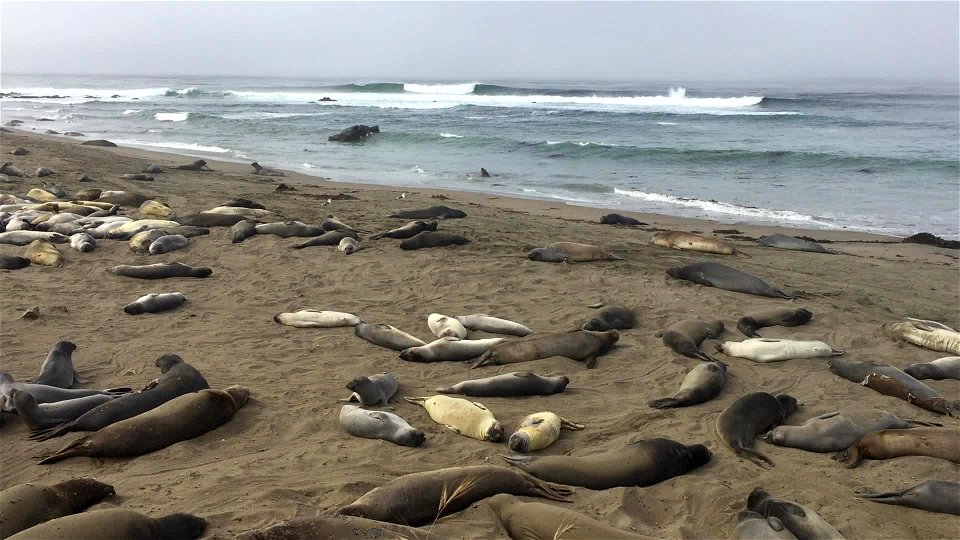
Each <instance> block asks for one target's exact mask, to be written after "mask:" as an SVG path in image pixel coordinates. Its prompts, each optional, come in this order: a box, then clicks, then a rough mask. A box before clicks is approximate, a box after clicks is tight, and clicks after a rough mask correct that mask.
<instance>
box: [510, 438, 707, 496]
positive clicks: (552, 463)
mask: <svg viewBox="0 0 960 540" xmlns="http://www.w3.org/2000/svg"><path fill="white" fill-rule="evenodd" d="M500 457H501V458H503V460H504V461H506V462H507V463H509V464H511V465H514V466H516V467H519V468H520V469H523V470H524V471H526V472H528V473H530V474H532V475H533V476H535V477H537V478H539V479H541V480H546V481H547V482H556V483H558V484H566V485H568V486H580V487H585V488H588V489H594V490H602V489H611V488H615V487H632V486H637V487H646V486H652V485H654V484H657V483H659V482H663V481H664V480H668V479H670V478H673V477H675V476H680V475H682V474H686V473H688V472H690V471H692V470H694V469H696V468H697V467H700V466H701V465H704V464H706V463H707V462H708V461H710V457H711V455H710V450H707V447H706V446H703V445H702V444H694V445H689V446H687V445H684V444H681V443H678V442H676V441H672V440H670V439H661V438H657V439H650V440H639V441H636V442H632V443H630V444H628V445H627V446H625V447H623V448H619V449H616V450H607V451H605V452H600V453H596V454H592V455H589V456H584V457H575V456H504V455H501V456H500Z"/></svg>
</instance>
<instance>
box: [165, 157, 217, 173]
mask: <svg viewBox="0 0 960 540" xmlns="http://www.w3.org/2000/svg"><path fill="white" fill-rule="evenodd" d="M174 168H175V169H180V170H181V171H212V170H213V169H211V168H210V167H209V166H207V162H206V160H203V159H198V160H196V161H194V162H193V163H188V164H186V165H177V166H176V167H174Z"/></svg>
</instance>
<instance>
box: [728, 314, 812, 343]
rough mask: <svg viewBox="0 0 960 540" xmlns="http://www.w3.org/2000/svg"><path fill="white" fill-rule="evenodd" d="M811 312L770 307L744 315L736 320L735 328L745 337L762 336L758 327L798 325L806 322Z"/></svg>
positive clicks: (810, 317)
mask: <svg viewBox="0 0 960 540" xmlns="http://www.w3.org/2000/svg"><path fill="white" fill-rule="evenodd" d="M812 318H813V313H812V312H810V310H808V309H804V308H784V307H778V308H772V309H765V310H762V311H756V312H753V313H750V314H747V315H744V316H743V317H741V318H740V320H739V321H737V329H738V330H740V332H742V333H743V335H745V336H747V337H754V338H758V337H763V336H761V335H760V334H758V333H757V329H758V328H764V327H767V326H800V325H802V324H807V323H808V322H810V319H812Z"/></svg>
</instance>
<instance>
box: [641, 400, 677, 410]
mask: <svg viewBox="0 0 960 540" xmlns="http://www.w3.org/2000/svg"><path fill="white" fill-rule="evenodd" d="M647 405H650V406H651V407H653V408H654V409H673V408H676V407H682V405H681V404H680V400H679V399H677V398H672V397H669V398H663V399H655V400H653V401H651V402H650V403H648V404H647Z"/></svg>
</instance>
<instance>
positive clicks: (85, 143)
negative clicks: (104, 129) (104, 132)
mask: <svg viewBox="0 0 960 540" xmlns="http://www.w3.org/2000/svg"><path fill="white" fill-rule="evenodd" d="M80 144H81V145H82V146H105V147H107V148H116V147H117V145H116V143H112V142H110V141H108V140H106V139H93V140H90V141H83V142H82V143H80Z"/></svg>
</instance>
